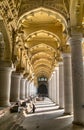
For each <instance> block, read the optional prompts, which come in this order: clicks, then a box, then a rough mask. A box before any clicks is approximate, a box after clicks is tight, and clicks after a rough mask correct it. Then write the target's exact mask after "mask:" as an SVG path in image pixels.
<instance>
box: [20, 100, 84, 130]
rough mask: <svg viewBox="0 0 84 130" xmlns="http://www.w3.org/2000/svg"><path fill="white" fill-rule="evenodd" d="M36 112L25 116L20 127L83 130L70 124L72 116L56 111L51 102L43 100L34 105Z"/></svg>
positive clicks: (27, 128)
mask: <svg viewBox="0 0 84 130" xmlns="http://www.w3.org/2000/svg"><path fill="white" fill-rule="evenodd" d="M35 106H36V112H35V113H34V114H33V113H31V114H25V120H24V121H23V122H22V124H21V125H22V126H23V127H24V128H25V129H26V130H84V127H80V126H76V125H73V124H72V121H73V116H72V115H63V113H64V110H63V109H58V106H56V105H55V104H54V103H53V102H52V101H51V100H49V99H48V98H45V100H44V101H38V102H36V104H35Z"/></svg>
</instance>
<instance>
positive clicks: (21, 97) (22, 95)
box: [20, 78, 26, 99]
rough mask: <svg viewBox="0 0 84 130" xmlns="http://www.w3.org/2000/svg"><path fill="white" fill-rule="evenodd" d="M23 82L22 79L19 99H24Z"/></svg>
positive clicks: (24, 80)
mask: <svg viewBox="0 0 84 130" xmlns="http://www.w3.org/2000/svg"><path fill="white" fill-rule="evenodd" d="M25 82H26V79H24V78H22V79H21V81H20V99H25Z"/></svg>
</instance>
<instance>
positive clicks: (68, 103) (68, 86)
mask: <svg viewBox="0 0 84 130" xmlns="http://www.w3.org/2000/svg"><path fill="white" fill-rule="evenodd" d="M63 64H64V105H65V106H64V110H65V113H66V114H71V113H72V112H73V98H72V97H73V94H72V69H71V56H70V54H63Z"/></svg>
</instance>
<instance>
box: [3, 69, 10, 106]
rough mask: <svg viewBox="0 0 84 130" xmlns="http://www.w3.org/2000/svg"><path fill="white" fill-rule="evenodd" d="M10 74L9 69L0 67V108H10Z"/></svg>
mask: <svg viewBox="0 0 84 130" xmlns="http://www.w3.org/2000/svg"><path fill="white" fill-rule="evenodd" d="M11 72H12V69H11V68H8V67H0V107H5V106H10V85H11Z"/></svg>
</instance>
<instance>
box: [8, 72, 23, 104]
mask: <svg viewBox="0 0 84 130" xmlns="http://www.w3.org/2000/svg"><path fill="white" fill-rule="evenodd" d="M21 77H22V76H21V75H20V74H19V73H16V72H13V73H12V75H11V91H10V101H11V102H17V101H19V100H20V80H21Z"/></svg>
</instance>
